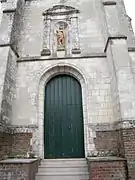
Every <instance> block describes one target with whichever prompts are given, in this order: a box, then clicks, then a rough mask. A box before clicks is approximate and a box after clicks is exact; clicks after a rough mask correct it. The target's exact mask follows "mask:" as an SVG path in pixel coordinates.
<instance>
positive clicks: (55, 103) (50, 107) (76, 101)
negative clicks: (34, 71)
mask: <svg viewBox="0 0 135 180" xmlns="http://www.w3.org/2000/svg"><path fill="white" fill-rule="evenodd" d="M44 150H45V151H44V154H45V158H79V157H84V129H83V109H82V92H81V86H80V84H79V82H78V81H77V80H76V79H75V78H73V77H71V76H68V75H59V76H56V77H54V78H53V79H51V80H50V81H49V82H48V83H47V85H46V88H45V109H44Z"/></svg>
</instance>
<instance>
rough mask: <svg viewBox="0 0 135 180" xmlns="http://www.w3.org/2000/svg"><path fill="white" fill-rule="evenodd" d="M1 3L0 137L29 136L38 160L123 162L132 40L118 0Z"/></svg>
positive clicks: (133, 66)
mask: <svg viewBox="0 0 135 180" xmlns="http://www.w3.org/2000/svg"><path fill="white" fill-rule="evenodd" d="M1 4H2V11H3V14H2V21H1V28H0V54H1V56H0V106H1V112H0V115H1V116H0V118H1V119H0V123H1V132H3V133H9V132H11V134H16V136H20V139H21V134H22V136H23V138H24V137H25V138H26V139H27V134H29V133H30V134H31V137H30V138H28V139H27V143H28V146H27V145H26V147H30V149H31V151H32V152H33V153H34V154H35V156H38V157H41V158H43V159H44V158H52V159H53V158H84V157H89V156H98V155H104V156H105V155H106V154H108V153H111V155H114V154H115V155H118V156H121V155H122V156H124V157H126V156H127V158H128V153H127V154H126V150H127V149H126V147H127V146H126V145H127V144H126V143H125V142H126V140H125V138H124V137H127V136H126V135H127V134H128V135H129V134H130V133H131V132H132V135H131V137H132V138H133V137H134V138H133V139H135V133H134V125H135V123H134V122H135V37H134V33H133V29H132V25H131V19H130V18H129V17H128V15H127V13H126V11H125V7H124V2H123V0H117V1H116V0H113V1H112V0H83V1H82V0H81V1H79V0H46V1H44V0H14V1H13V0H5V1H4V0H3V1H1ZM25 134H26V136H25ZM125 134H126V135H125ZM124 135H125V136H124ZM129 136H130V135H129ZM25 138H24V139H23V140H22V141H21V142H26V141H25V140H26V139H25ZM133 139H132V140H133ZM124 140H125V141H124ZM132 142H133V145H132V146H133V148H134V149H135V145H134V142H135V140H134V141H132ZM16 143H17V142H16ZM18 144H19V142H18ZM131 144H132V143H131ZM15 147H16V148H17V147H19V149H21V148H20V146H19V145H18V146H17V144H16V145H15ZM30 149H29V148H26V149H25V151H23V153H24V152H25V153H24V154H27V152H29V151H30ZM17 152H18V154H19V153H20V151H18V150H17V151H16V154H17ZM21 153H22V152H21ZM109 155H110V154H109ZM129 159H130V158H129Z"/></svg>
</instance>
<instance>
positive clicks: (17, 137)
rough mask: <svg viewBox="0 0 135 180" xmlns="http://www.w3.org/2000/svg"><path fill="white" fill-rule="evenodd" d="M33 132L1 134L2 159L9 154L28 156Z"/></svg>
mask: <svg viewBox="0 0 135 180" xmlns="http://www.w3.org/2000/svg"><path fill="white" fill-rule="evenodd" d="M31 138H32V133H16V134H14V135H12V134H6V133H1V134H0V159H5V158H7V157H8V156H12V157H16V156H17V155H19V156H24V155H25V156H26V155H27V152H28V151H30V139H31Z"/></svg>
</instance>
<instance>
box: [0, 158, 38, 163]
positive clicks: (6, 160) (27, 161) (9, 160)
mask: <svg viewBox="0 0 135 180" xmlns="http://www.w3.org/2000/svg"><path fill="white" fill-rule="evenodd" d="M35 161H38V159H14V158H13V159H5V160H2V161H0V164H29V163H33V162H35Z"/></svg>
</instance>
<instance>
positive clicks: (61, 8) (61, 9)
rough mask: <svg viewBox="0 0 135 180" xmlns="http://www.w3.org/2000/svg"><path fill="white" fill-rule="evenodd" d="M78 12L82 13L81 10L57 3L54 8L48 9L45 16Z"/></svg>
mask: <svg viewBox="0 0 135 180" xmlns="http://www.w3.org/2000/svg"><path fill="white" fill-rule="evenodd" d="M75 13H76V14H78V13H80V11H79V10H77V9H75V8H73V7H71V6H65V5H56V6H53V8H50V9H48V10H46V11H45V12H44V13H43V15H44V16H48V15H49V16H58V15H68V14H75Z"/></svg>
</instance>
